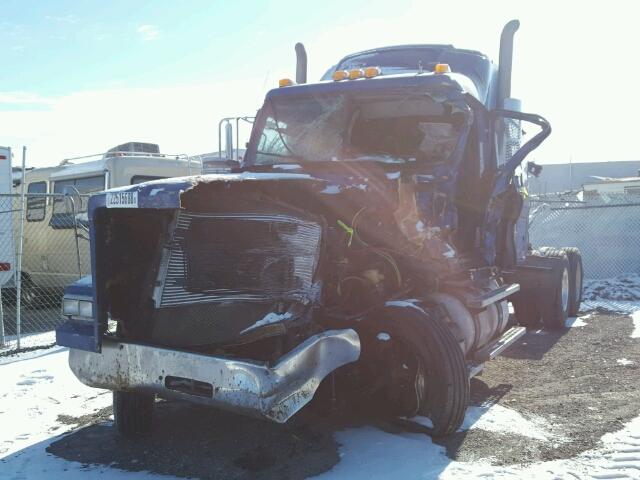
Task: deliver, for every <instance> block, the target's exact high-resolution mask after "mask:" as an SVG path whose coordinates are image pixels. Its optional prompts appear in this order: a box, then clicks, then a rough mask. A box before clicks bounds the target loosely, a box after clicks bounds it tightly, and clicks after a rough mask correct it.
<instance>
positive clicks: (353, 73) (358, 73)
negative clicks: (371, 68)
mask: <svg viewBox="0 0 640 480" xmlns="http://www.w3.org/2000/svg"><path fill="white" fill-rule="evenodd" d="M362 77H364V70H362V69H361V68H354V69H353V70H349V80H355V79H356V78H362Z"/></svg>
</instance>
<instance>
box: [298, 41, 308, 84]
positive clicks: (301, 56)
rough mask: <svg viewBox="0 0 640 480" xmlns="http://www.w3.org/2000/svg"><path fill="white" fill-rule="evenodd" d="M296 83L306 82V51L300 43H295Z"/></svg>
mask: <svg viewBox="0 0 640 480" xmlns="http://www.w3.org/2000/svg"><path fill="white" fill-rule="evenodd" d="M296 83H297V84H302V83H307V51H306V50H305V48H304V45H303V44H302V43H296Z"/></svg>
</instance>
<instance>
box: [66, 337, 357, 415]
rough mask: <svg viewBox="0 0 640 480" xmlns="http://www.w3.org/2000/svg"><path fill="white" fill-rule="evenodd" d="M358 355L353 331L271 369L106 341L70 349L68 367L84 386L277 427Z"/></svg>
mask: <svg viewBox="0 0 640 480" xmlns="http://www.w3.org/2000/svg"><path fill="white" fill-rule="evenodd" d="M359 356H360V339H359V337H358V334H357V333H356V332H355V331H354V330H351V329H347V330H330V331H326V332H323V333H321V334H318V335H314V336H313V337H310V338H308V339H307V340H306V341H304V342H303V343H301V344H300V345H298V346H297V347H296V348H295V349H293V350H292V351H290V352H289V353H287V354H286V355H284V356H283V357H281V358H280V359H279V360H278V361H277V362H276V363H275V364H274V365H273V366H269V365H268V364H266V363H262V362H254V361H250V360H238V359H230V358H222V357H214V356H210V355H202V354H196V353H189V352H183V351H177V350H170V349H166V348H160V347H153V346H149V345H138V344H133V343H124V342H115V341H110V340H105V341H104V342H103V344H102V353H93V352H86V351H82V350H76V349H71V350H70V352H69V365H70V367H71V369H72V370H73V372H74V374H75V375H76V376H77V377H78V379H80V381H82V382H83V383H85V384H86V385H89V386H91V387H98V388H107V389H110V390H133V391H141V392H148V393H155V394H157V395H159V396H161V397H167V398H178V399H183V400H188V401H193V402H198V403H204V404H208V405H211V406H215V407H218V408H222V409H225V410H229V411H234V412H238V413H242V414H245V415H250V416H254V417H262V418H267V419H269V420H273V421H275V422H278V423H284V422H286V421H287V420H288V419H289V418H290V417H291V416H293V415H294V414H295V413H296V412H297V411H298V410H300V409H301V408H302V407H303V406H305V405H306V404H307V403H308V402H309V401H310V400H311V399H312V398H313V395H314V393H315V391H316V390H317V388H318V386H319V385H320V382H321V381H322V379H323V378H325V377H326V376H327V375H328V374H329V373H331V372H332V371H334V370H335V369H337V368H339V367H341V366H343V365H346V364H348V363H351V362H354V361H356V360H357V359H358V358H359Z"/></svg>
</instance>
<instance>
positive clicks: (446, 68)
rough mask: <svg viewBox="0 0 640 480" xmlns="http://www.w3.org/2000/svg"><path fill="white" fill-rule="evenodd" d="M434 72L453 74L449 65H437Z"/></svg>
mask: <svg viewBox="0 0 640 480" xmlns="http://www.w3.org/2000/svg"><path fill="white" fill-rule="evenodd" d="M433 71H434V72H435V73H451V68H450V67H449V64H448V63H436V66H435V67H434V68H433Z"/></svg>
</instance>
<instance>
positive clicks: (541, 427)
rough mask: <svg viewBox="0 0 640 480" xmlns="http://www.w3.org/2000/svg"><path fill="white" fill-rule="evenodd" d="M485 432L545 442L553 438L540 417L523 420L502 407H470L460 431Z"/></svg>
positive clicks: (546, 424) (513, 412)
mask: <svg viewBox="0 0 640 480" xmlns="http://www.w3.org/2000/svg"><path fill="white" fill-rule="evenodd" d="M475 429H479V430H486V431H488V432H499V433H511V434H514V435H521V436H523V437H529V438H535V439H537V440H542V441H547V440H549V439H550V438H552V437H554V435H553V434H552V433H551V431H550V430H551V426H550V425H549V424H548V423H547V422H546V421H545V420H544V419H542V418H541V417H537V416H534V415H530V416H529V418H525V417H524V416H522V415H521V414H520V413H518V412H516V411H515V410H513V409H511V408H507V407H503V406H502V405H498V404H496V405H492V406H490V407H476V406H470V407H468V408H467V414H466V416H465V418H464V422H463V424H462V427H460V430H462V431H464V430H475Z"/></svg>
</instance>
